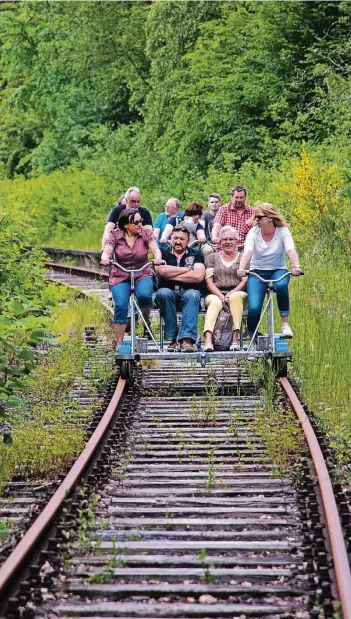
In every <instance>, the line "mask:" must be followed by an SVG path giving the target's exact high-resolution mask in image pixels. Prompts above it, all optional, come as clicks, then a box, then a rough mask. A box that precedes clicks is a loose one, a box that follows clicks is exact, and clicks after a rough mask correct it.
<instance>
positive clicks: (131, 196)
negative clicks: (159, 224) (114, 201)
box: [102, 187, 152, 250]
mask: <svg viewBox="0 0 351 619" xmlns="http://www.w3.org/2000/svg"><path fill="white" fill-rule="evenodd" d="M124 197H125V204H119V205H117V206H115V208H113V209H112V211H110V212H109V214H108V217H107V222H106V226H105V230H104V234H103V237H102V250H104V247H105V243H106V240H107V237H108V236H109V234H110V232H111V231H112V230H114V229H115V227H116V225H117V222H118V218H119V216H120V214H121V213H122V211H124V209H126V208H129V209H130V208H131V209H134V210H136V211H139V213H140V215H141V218H142V220H143V222H142V223H143V226H144V228H147V227H149V228H150V229H151V230H152V217H151V213H150V211H148V210H147V208H144V207H143V206H140V191H139V189H138V188H137V187H130V188H129V189H127V191H126V192H125V194H124Z"/></svg>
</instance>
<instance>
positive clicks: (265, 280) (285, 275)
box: [245, 269, 304, 284]
mask: <svg viewBox="0 0 351 619" xmlns="http://www.w3.org/2000/svg"><path fill="white" fill-rule="evenodd" d="M245 273H246V275H254V276H255V277H256V278H257V279H259V280H260V281H261V282H263V283H264V284H276V283H277V282H281V281H282V279H284V278H285V277H287V276H288V275H293V274H292V271H287V272H286V273H284V275H282V276H281V277H278V279H263V277H261V275H258V273H255V271H251V270H250V269H246V270H245ZM300 275H304V272H303V271H300ZM293 277H294V275H293Z"/></svg>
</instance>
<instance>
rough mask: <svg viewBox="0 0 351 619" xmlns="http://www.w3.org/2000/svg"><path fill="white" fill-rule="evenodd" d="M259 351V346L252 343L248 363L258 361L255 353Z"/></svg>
mask: <svg viewBox="0 0 351 619" xmlns="http://www.w3.org/2000/svg"><path fill="white" fill-rule="evenodd" d="M256 351H257V344H256V342H252V344H251V346H250V350H249V352H248V355H247V360H248V361H256V357H255V352H256Z"/></svg>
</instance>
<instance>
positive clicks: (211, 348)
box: [204, 342, 213, 352]
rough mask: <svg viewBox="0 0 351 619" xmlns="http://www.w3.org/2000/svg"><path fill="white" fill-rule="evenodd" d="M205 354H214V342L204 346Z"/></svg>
mask: <svg viewBox="0 0 351 619" xmlns="http://www.w3.org/2000/svg"><path fill="white" fill-rule="evenodd" d="M204 352H213V344H212V342H209V343H208V344H204Z"/></svg>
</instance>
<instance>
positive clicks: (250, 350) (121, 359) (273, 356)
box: [110, 260, 292, 378]
mask: <svg viewBox="0 0 351 619" xmlns="http://www.w3.org/2000/svg"><path fill="white" fill-rule="evenodd" d="M110 262H111V264H113V265H115V266H117V267H118V269H120V270H121V271H124V272H125V273H128V275H129V276H130V323H131V339H130V342H126V343H122V344H120V345H119V346H118V348H117V351H116V362H117V363H118V364H119V365H120V370H121V376H122V377H123V378H130V377H131V373H132V372H131V364H132V363H134V362H137V361H141V360H144V359H154V360H157V359H181V358H184V353H181V352H165V351H164V341H163V330H162V326H161V328H160V340H159V342H158V341H157V340H156V339H155V337H154V335H153V333H152V331H151V329H150V328H149V325H148V324H147V322H146V321H145V319H144V317H143V314H142V311H141V309H140V307H139V305H138V302H137V299H136V295H135V274H136V273H140V272H141V271H143V269H145V268H146V267H148V266H153V262H148V263H147V264H145V265H144V266H142V267H141V268H140V269H133V270H127V269H124V268H123V267H122V266H121V265H120V264H119V263H118V262H116V261H113V260H111V261H110ZM247 273H248V274H252V275H253V276H255V277H257V278H258V279H260V280H261V281H262V282H264V283H265V284H266V285H267V301H266V305H265V307H264V309H263V312H262V315H261V318H260V321H259V323H258V325H257V328H256V330H255V332H254V334H253V336H252V338H251V340H250V342H249V344H248V345H247V346H243V338H242V332H241V334H240V341H241V344H242V347H241V349H240V350H238V351H213V352H204V351H203V350H201V348H200V349H199V350H198V351H197V352H190V353H187V354H186V357H187V358H188V359H193V360H195V361H196V362H197V363H199V364H200V365H201V366H204V365H206V363H208V362H209V361H210V360H211V359H217V360H219V359H222V360H224V359H250V360H255V359H264V360H266V361H268V360H269V361H271V363H272V366H273V368H274V370H275V372H276V374H277V376H286V374H287V362H288V361H291V359H292V352H291V351H290V350H289V349H288V347H286V350H284V351H279V350H277V347H278V346H277V339H281V336H280V335H279V334H278V336H277V335H276V334H275V333H274V303H273V292H274V290H273V286H274V284H275V283H276V282H279V281H281V280H282V279H284V278H285V277H287V276H288V275H290V274H291V273H290V272H289V271H287V273H285V274H284V275H282V276H281V277H280V278H279V279H277V280H265V279H263V278H262V277H260V276H259V275H257V273H255V272H253V271H247ZM266 313H267V317H268V334H267V335H265V336H259V338H258V347H253V342H254V341H255V340H256V336H257V333H258V328H259V326H260V324H261V323H262V320H263V317H264V316H265V314H266ZM136 315H139V316H140V318H141V320H142V322H143V324H144V327H145V329H147V331H148V333H149V337H150V338H151V344H149V343H148V341H147V339H144V338H138V337H137V336H136V326H135V319H136ZM160 322H161V325H162V319H161V318H160ZM141 340H142V341H141ZM149 347H150V349H149Z"/></svg>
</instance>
